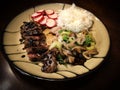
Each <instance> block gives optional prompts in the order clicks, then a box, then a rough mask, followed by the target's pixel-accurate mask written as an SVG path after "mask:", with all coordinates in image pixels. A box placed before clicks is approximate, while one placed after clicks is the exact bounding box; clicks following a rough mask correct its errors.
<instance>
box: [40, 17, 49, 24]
mask: <svg viewBox="0 0 120 90" xmlns="http://www.w3.org/2000/svg"><path fill="white" fill-rule="evenodd" d="M47 19H48V17H47V16H44V19H43V20H42V21H41V22H40V24H41V25H45V24H46V22H47Z"/></svg>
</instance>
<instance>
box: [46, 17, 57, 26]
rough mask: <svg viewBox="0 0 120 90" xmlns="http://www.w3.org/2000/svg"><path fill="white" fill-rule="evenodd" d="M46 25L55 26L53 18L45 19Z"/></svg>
mask: <svg viewBox="0 0 120 90" xmlns="http://www.w3.org/2000/svg"><path fill="white" fill-rule="evenodd" d="M46 26H47V27H49V28H52V27H54V26H56V21H55V20H53V19H47V22H46Z"/></svg>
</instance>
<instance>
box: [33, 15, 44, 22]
mask: <svg viewBox="0 0 120 90" xmlns="http://www.w3.org/2000/svg"><path fill="white" fill-rule="evenodd" d="M43 19H44V17H43V15H41V16H39V17H37V18H34V19H33V20H34V21H35V22H37V23H39V22H41V21H42V20H43Z"/></svg>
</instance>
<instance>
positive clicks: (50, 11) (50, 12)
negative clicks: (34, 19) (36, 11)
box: [45, 10, 54, 15]
mask: <svg viewBox="0 0 120 90" xmlns="http://www.w3.org/2000/svg"><path fill="white" fill-rule="evenodd" d="M45 12H46V14H47V15H51V14H53V13H54V11H53V10H45Z"/></svg>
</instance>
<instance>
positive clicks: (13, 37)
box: [3, 3, 110, 80]
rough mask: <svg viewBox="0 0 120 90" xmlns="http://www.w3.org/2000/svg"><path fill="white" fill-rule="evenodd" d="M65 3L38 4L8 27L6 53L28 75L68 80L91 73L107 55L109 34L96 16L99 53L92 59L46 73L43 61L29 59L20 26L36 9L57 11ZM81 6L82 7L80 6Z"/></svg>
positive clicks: (5, 41) (5, 42) (95, 23)
mask: <svg viewBox="0 0 120 90" xmlns="http://www.w3.org/2000/svg"><path fill="white" fill-rule="evenodd" d="M63 6H64V4H62V3H50V4H44V5H39V6H36V7H35V8H30V9H28V10H26V11H24V12H22V13H20V14H19V15H18V16H16V17H15V18H14V19H13V20H12V21H11V22H10V23H9V24H8V26H7V27H6V29H5V33H4V37H3V45H4V50H5V53H6V55H7V56H8V58H9V60H10V61H11V62H12V63H13V65H14V66H15V67H16V68H17V69H18V70H19V71H22V72H24V73H25V74H27V75H30V76H32V77H36V78H38V79H47V80H66V79H72V78H76V77H80V76H82V75H84V74H86V73H89V72H90V71H91V70H93V69H95V68H96V67H97V66H99V65H100V64H101V63H102V62H103V60H104V57H105V56H106V55H107V53H108V50H109V45H110V40H109V35H108V32H107V30H106V27H105V26H104V24H103V23H102V22H101V21H100V20H99V19H98V18H97V17H96V16H94V25H93V27H92V30H93V35H94V37H95V39H96V47H97V50H98V52H99V54H98V55H96V56H95V57H93V58H92V59H90V60H87V61H86V62H85V63H84V66H83V65H75V66H72V65H67V66H64V65H58V71H57V72H55V73H44V72H42V71H41V66H42V63H38V64H36V63H33V62H31V61H29V59H28V57H27V54H26V51H25V50H23V49H22V48H23V46H24V45H23V44H20V41H19V39H20V38H21V35H20V26H21V25H22V24H23V22H24V21H29V20H30V15H31V14H32V13H34V10H36V11H37V10H39V9H53V10H55V11H57V10H61V9H62V8H63ZM70 6H71V5H69V4H65V7H64V8H68V7H70ZM78 8H80V7H78Z"/></svg>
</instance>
